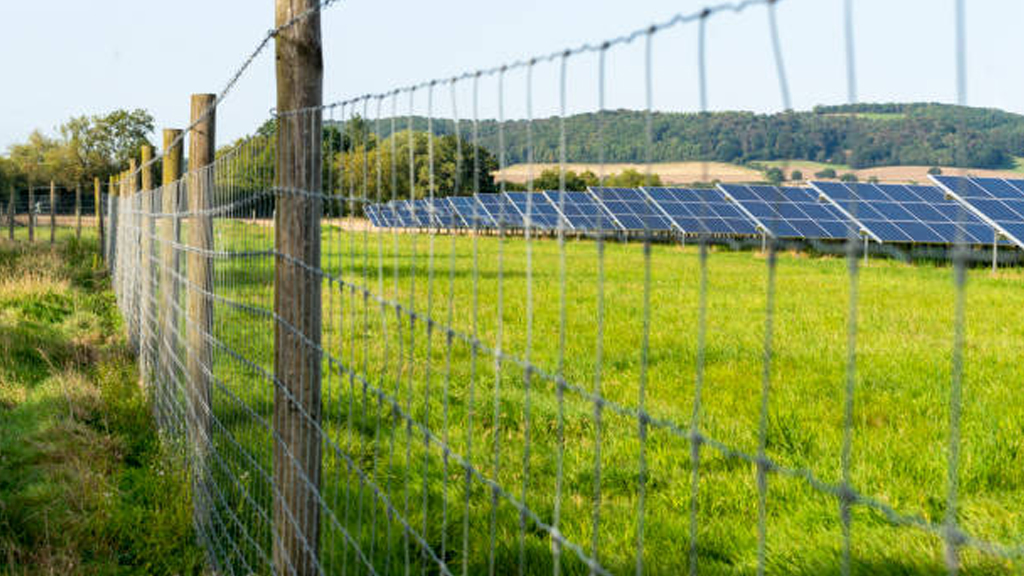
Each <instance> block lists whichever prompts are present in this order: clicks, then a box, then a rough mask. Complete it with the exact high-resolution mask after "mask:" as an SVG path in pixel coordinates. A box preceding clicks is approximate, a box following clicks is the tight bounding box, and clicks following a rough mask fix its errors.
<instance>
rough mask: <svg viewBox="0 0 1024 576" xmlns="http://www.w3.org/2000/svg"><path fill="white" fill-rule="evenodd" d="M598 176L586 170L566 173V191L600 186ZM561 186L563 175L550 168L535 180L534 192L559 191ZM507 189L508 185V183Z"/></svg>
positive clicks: (567, 171)
mask: <svg viewBox="0 0 1024 576" xmlns="http://www.w3.org/2000/svg"><path fill="white" fill-rule="evenodd" d="M598 182H599V180H598V178H597V174H594V173H593V172H591V171H590V170H585V171H583V172H581V173H579V174H577V173H576V172H574V171H572V170H566V171H565V189H566V190H569V191H581V190H586V189H587V187H588V186H597V185H598ZM560 186H561V175H560V173H559V170H558V169H557V168H548V169H546V170H544V171H542V172H541V173H540V176H538V177H537V178H534V180H533V189H534V190H559V189H560ZM506 187H507V183H506Z"/></svg>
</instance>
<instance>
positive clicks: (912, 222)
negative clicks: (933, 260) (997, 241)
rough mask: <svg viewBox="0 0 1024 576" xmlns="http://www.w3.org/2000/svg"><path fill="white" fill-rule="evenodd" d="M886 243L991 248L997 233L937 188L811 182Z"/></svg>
mask: <svg viewBox="0 0 1024 576" xmlns="http://www.w3.org/2000/svg"><path fill="white" fill-rule="evenodd" d="M811 185H812V186H814V187H815V188H816V189H817V190H818V191H820V192H821V193H822V194H823V195H824V196H826V197H828V198H829V199H830V200H831V201H832V202H833V203H835V204H836V205H837V206H839V207H841V208H842V209H844V210H845V211H846V212H847V213H848V214H850V216H852V217H853V218H855V219H856V220H857V221H858V222H860V223H861V224H862V225H863V226H864V227H865V228H867V229H868V230H870V231H871V232H872V233H874V234H875V235H876V236H878V237H879V238H880V239H881V240H882V241H884V242H907V243H922V244H952V243H954V242H956V241H957V239H958V238H963V239H964V240H965V241H966V242H970V243H972V244H986V243H987V244H991V243H992V236H993V230H992V229H991V227H989V226H988V225H986V224H985V223H984V222H983V221H981V220H980V219H979V218H977V217H976V216H974V215H973V214H970V213H968V212H967V211H966V210H964V209H962V208H961V207H960V206H959V205H958V204H957V203H956V202H954V201H952V200H948V199H946V198H945V196H944V195H943V193H942V192H941V191H940V190H939V189H938V188H936V187H934V186H910V185H904V184H870V183H845V182H812V183H811Z"/></svg>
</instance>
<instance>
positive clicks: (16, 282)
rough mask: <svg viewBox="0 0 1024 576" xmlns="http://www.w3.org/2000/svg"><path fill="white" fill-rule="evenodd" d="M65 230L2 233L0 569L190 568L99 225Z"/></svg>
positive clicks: (172, 477) (183, 490) (182, 518)
mask: <svg viewBox="0 0 1024 576" xmlns="http://www.w3.org/2000/svg"><path fill="white" fill-rule="evenodd" d="M58 231H59V232H64V231H63V230H58ZM47 232H48V231H47ZM70 236H73V233H72V234H67V233H62V234H61V235H60V238H61V239H60V241H59V243H58V244H57V246H56V247H55V248H52V249H51V248H50V246H49V244H48V233H47V235H46V236H45V238H46V240H44V241H42V242H37V243H36V244H33V245H28V244H26V243H24V242H18V243H11V242H9V241H7V240H6V239H0V574H2V575H11V576H14V575H22V574H191V573H198V572H199V571H200V569H201V567H202V565H203V556H202V553H201V551H200V550H199V549H198V548H197V547H196V546H195V544H193V542H194V539H193V535H192V524H191V517H190V514H191V505H190V499H189V495H188V491H187V486H186V484H184V483H183V481H182V480H183V475H182V473H181V468H180V467H176V466H174V465H172V460H171V459H169V458H164V455H165V454H164V452H163V449H162V448H161V445H160V442H158V440H157V435H156V431H155V428H154V426H153V425H152V422H151V417H150V409H149V405H148V403H147V402H146V401H145V398H144V395H143V394H142V392H141V390H140V389H139V387H138V373H137V371H136V370H135V362H134V360H133V359H132V356H131V355H130V354H129V352H128V350H127V348H126V346H125V344H124V339H123V338H122V337H121V336H119V334H120V332H121V325H120V321H119V319H118V314H117V311H116V308H115V306H114V300H113V296H112V294H111V293H110V291H109V290H108V289H107V286H108V284H107V281H106V279H105V276H104V274H103V273H102V272H100V271H99V270H98V269H97V268H95V267H94V264H95V263H96V260H95V254H96V252H95V250H96V241H95V233H94V232H92V231H90V230H86V238H85V239H83V240H82V241H81V242H78V241H75V240H74V239H73V238H70Z"/></svg>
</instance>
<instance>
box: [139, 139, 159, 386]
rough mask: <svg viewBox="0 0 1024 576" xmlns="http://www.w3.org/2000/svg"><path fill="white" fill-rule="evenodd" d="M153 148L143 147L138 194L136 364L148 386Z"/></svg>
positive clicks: (151, 317) (153, 308) (152, 303)
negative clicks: (138, 287)
mask: <svg viewBox="0 0 1024 576" xmlns="http://www.w3.org/2000/svg"><path fill="white" fill-rule="evenodd" d="M152 161H153V147H152V146H143V147H142V164H141V166H139V170H140V171H141V172H142V190H141V191H140V192H139V202H138V203H139V204H140V208H139V210H140V214H139V235H140V236H141V238H140V239H139V250H140V254H139V280H140V281H141V282H142V286H141V288H140V290H139V292H140V295H139V362H140V365H141V368H142V373H141V374H140V377H141V378H142V382H143V383H148V382H149V381H150V380H151V378H152V374H151V371H152V369H153V334H154V330H153V323H154V322H156V302H155V301H154V299H153V278H154V272H155V269H154V267H153V194H155V191H154V190H153V162H152Z"/></svg>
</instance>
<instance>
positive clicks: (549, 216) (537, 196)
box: [503, 192, 568, 230]
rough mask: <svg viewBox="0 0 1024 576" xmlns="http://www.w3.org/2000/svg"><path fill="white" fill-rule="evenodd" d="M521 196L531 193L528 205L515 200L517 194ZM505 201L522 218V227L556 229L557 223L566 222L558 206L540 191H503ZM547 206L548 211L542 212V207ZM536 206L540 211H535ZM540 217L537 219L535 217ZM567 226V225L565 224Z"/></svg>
mask: <svg viewBox="0 0 1024 576" xmlns="http://www.w3.org/2000/svg"><path fill="white" fill-rule="evenodd" d="M520 194H522V195H523V196H526V195H531V196H530V197H532V198H533V199H534V201H533V202H532V203H530V204H529V205H525V204H524V205H522V206H520V203H519V202H518V201H517V198H518V197H519V195H520ZM503 195H504V197H505V201H506V202H508V204H509V205H510V206H511V207H512V208H513V209H514V210H515V211H516V213H517V214H519V216H520V217H521V218H522V219H523V225H524V227H527V226H529V227H531V228H534V229H540V230H558V226H559V224H568V223H567V222H566V221H565V217H564V216H562V213H561V212H559V211H558V208H557V207H556V206H555V205H554V204H552V203H551V202H550V201H549V200H548V197H547V196H545V195H544V194H542V193H540V192H504V193H503ZM527 201H528V200H527ZM545 207H546V208H549V209H550V211H549V212H543V210H544V208H545ZM537 208H540V209H541V210H542V211H541V212H537ZM527 209H529V210H530V212H531V213H530V214H529V215H527V213H526V212H527ZM538 216H539V217H540V221H538V218H537V217H538ZM566 227H567V228H568V226H566Z"/></svg>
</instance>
